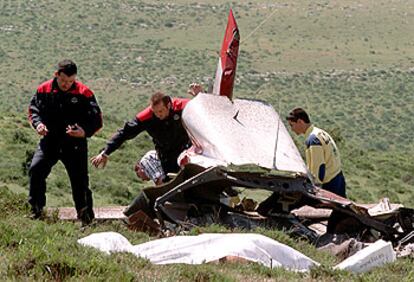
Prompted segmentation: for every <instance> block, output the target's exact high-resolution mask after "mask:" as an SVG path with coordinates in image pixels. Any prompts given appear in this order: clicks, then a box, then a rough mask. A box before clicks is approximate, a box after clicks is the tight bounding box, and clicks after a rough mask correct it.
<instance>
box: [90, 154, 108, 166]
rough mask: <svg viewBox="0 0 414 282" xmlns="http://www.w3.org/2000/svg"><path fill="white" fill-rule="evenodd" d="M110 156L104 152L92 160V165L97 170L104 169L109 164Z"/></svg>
mask: <svg viewBox="0 0 414 282" xmlns="http://www.w3.org/2000/svg"><path fill="white" fill-rule="evenodd" d="M108 158H109V157H108V155H107V154H105V153H104V151H102V152H101V153H100V154H98V155H96V156H94V157H92V158H91V164H92V165H93V166H94V167H96V168H100V167H102V168H104V167H105V166H106V163H107V162H108Z"/></svg>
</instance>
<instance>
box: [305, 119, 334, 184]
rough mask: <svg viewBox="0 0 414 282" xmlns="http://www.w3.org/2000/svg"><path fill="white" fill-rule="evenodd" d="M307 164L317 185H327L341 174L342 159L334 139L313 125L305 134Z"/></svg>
mask: <svg viewBox="0 0 414 282" xmlns="http://www.w3.org/2000/svg"><path fill="white" fill-rule="evenodd" d="M305 145H306V164H307V166H308V169H309V171H310V173H311V174H312V176H313V177H314V179H315V183H316V184H325V183H328V182H329V181H331V180H332V179H333V178H334V177H335V176H336V175H338V173H340V172H341V159H340V156H339V151H338V148H337V147H336V144H335V141H334V140H333V139H332V137H331V136H330V135H329V134H328V133H327V132H326V131H324V130H322V129H320V128H317V127H315V126H313V125H311V126H310V127H309V128H308V129H307V130H306V132H305Z"/></svg>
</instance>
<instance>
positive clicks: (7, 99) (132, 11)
mask: <svg viewBox="0 0 414 282" xmlns="http://www.w3.org/2000/svg"><path fill="white" fill-rule="evenodd" d="M230 8H232V9H233V12H234V15H235V17H236V20H237V22H238V26H239V29H240V34H241V45H240V55H239V62H238V68H237V75H236V77H237V78H236V85H235V89H234V96H235V97H237V98H243V97H244V98H256V99H261V100H265V101H267V102H269V103H271V104H272V105H273V106H274V108H275V109H276V110H277V111H278V112H279V113H280V115H281V116H285V115H286V114H287V113H288V111H289V110H290V109H291V108H293V107H296V106H302V107H304V108H306V109H307V110H308V112H309V113H310V114H311V119H312V121H313V122H314V123H315V124H316V125H318V126H320V127H322V128H325V129H327V130H328V131H330V132H331V133H332V134H333V136H334V137H335V139H336V140H337V141H338V144H339V147H340V151H341V155H342V161H343V164H344V173H345V175H346V178H347V183H348V195H349V197H350V198H351V199H352V200H355V201H357V202H376V201H378V200H379V198H382V197H389V198H390V199H391V201H393V202H398V203H403V204H404V205H406V206H408V207H414V189H413V188H414V163H413V162H412V158H411V156H412V155H413V154H414V144H413V142H412V140H413V139H414V97H413V93H414V41H413V40H412V35H413V34H414V1H411V0H405V1H404V0H399V1H386V0H359V1H340V0H336V1H335V0H334V1H299V0H297V1H279V0H277V1H244V0H242V1H234V2H227V1H223V0H214V1H197V2H196V1H188V0H178V1H174V2H165V1H158V2H157V1H130V0H124V1H97V0H90V1H86V2H85V1H79V0H73V1H64V2H54V1H46V0H38V1H24V0H15V1H0V42H1V44H0V99H1V103H0V133H1V134H0V155H1V158H0V189H1V194H0V200H1V203H2V206H1V209H2V210H3V213H5V214H6V219H4V220H0V225H1V226H2V229H1V230H4V233H3V234H2V235H0V238H1V240H2V242H1V243H0V273H1V274H7V276H6V277H15V278H16V277H18V278H19V277H20V278H22V277H24V276H25V275H29V276H30V273H32V272H30V271H29V274H27V272H26V271H27V269H26V268H24V267H23V266H21V265H20V264H17V266H15V267H11V266H10V265H11V264H10V262H15V263H17V261H19V262H21V261H22V260H23V261H25V262H27V264H28V265H32V264H33V265H36V263H39V264H41V265H42V266H40V269H47V268H45V265H48V264H47V262H45V261H44V260H43V257H42V256H43V253H42V251H41V250H40V249H39V250H38V249H33V250H31V251H30V250H25V249H24V248H20V247H18V246H20V245H21V244H22V245H23V246H24V245H25V244H35V245H36V244H40V243H39V242H42V244H43V242H44V241H43V240H50V242H54V243H56V242H59V244H58V245H59V246H61V247H62V248H63V250H69V249H71V248H75V247H74V246H75V245H76V244H75V241H76V240H75V239H76V238H79V236H82V235H83V234H80V231H78V230H77V229H76V227H74V226H73V225H71V224H66V223H64V224H63V223H62V224H61V223H56V224H55V223H54V222H50V224H45V223H44V222H36V223H33V222H31V221H29V220H28V219H26V218H24V216H23V215H24V214H25V213H26V212H27V210H25V207H22V208H21V209H17V210H15V209H16V208H18V207H16V206H9V205H7V203H8V202H9V201H14V202H13V203H15V204H16V205H23V203H24V198H25V197H26V195H27V190H28V187H27V186H28V185H27V184H28V179H27V165H28V164H29V163H30V160H31V156H32V154H33V152H34V150H35V148H36V144H37V142H38V137H37V135H36V134H35V132H34V131H33V130H32V129H31V128H30V126H29V124H28V122H27V118H26V115H27V106H28V102H29V100H30V98H31V96H32V95H33V93H34V90H35V89H36V86H37V85H38V84H39V83H41V82H42V81H44V80H47V79H49V78H51V76H52V74H53V71H54V65H55V64H56V63H57V62H58V61H59V60H61V59H63V58H72V59H73V60H74V61H75V62H76V63H77V64H78V66H79V75H78V77H79V80H81V81H82V82H84V83H85V84H87V85H88V86H90V87H91V88H92V89H93V90H94V92H95V95H96V96H97V98H98V100H99V103H100V106H101V108H102V110H103V112H104V122H105V126H104V128H103V129H102V130H101V131H100V132H99V133H98V134H96V136H94V137H93V138H91V140H90V142H89V144H90V155H91V156H92V155H94V154H96V153H98V152H99V151H100V149H101V148H102V147H103V146H104V145H105V142H106V140H107V139H108V138H109V137H110V136H111V135H112V134H113V132H114V131H115V130H116V129H117V128H118V127H120V126H122V125H123V123H124V121H125V120H128V119H130V118H132V117H133V115H135V113H136V112H137V111H139V110H140V109H142V108H143V107H144V106H145V105H146V104H147V101H148V98H149V96H150V95H151V94H152V93H154V92H155V91H158V90H161V91H165V92H166V93H168V94H171V95H175V96H182V97H185V96H186V90H187V86H188V84H189V83H191V82H201V83H202V84H203V85H204V86H205V87H207V85H208V84H209V83H210V82H211V79H212V77H213V76H214V73H215V68H216V64H217V60H218V52H219V50H220V47H221V41H222V39H223V34H224V29H225V26H226V21H227V15H228V11H229V9H230ZM261 23H262V24H261ZM260 24H261V25H260ZM256 27H259V28H257V29H256ZM294 139H295V142H296V143H297V144H298V147H299V149H300V150H303V147H302V143H303V138H300V137H299V138H298V137H296V136H295V137H294ZM151 148H152V142H151V140H150V138H149V137H148V136H147V135H145V134H142V135H141V136H139V137H138V138H136V139H134V140H131V141H129V142H128V143H127V144H125V145H123V146H122V147H121V149H120V150H118V151H117V152H115V153H114V154H113V155H111V157H110V162H109V164H108V166H107V168H105V169H104V170H96V169H94V168H92V167H91V168H90V184H91V188H92V190H93V191H94V199H95V204H96V206H99V205H100V206H102V205H126V204H128V203H129V202H130V201H131V200H132V198H133V197H134V196H135V195H137V194H138V192H139V191H140V189H142V188H143V187H145V185H148V184H146V183H143V182H141V181H140V180H138V179H137V178H136V176H135V174H134V172H133V165H134V163H135V161H136V160H137V159H138V158H139V156H141V155H142V154H143V153H144V152H146V151H147V150H149V149H151ZM10 192H13V193H12V194H10ZM47 197H48V202H47V204H48V206H51V207H56V206H72V205H73V203H72V198H71V192H70V187H69V181H68V178H67V176H66V172H65V171H64V168H63V165H61V164H59V165H57V166H56V167H55V168H54V170H53V171H52V173H51V175H50V176H49V178H48V193H47ZM15 198H17V199H18V200H13V199H15ZM8 208H12V210H13V211H14V212H15V214H12V213H9V212H7V210H8ZM16 217H17V219H15V218H16ZM22 226H23V227H27V228H26V230H24V232H23V231H22V229H24V228H22ZM122 228H123V227H122V226H117V225H116V226H113V225H111V224H109V225H104V226H101V227H97V229H96V230H95V229H92V230H91V231H90V232H92V231H98V230H101V229H108V230H113V229H116V230H124V229H122ZM29 229H30V230H32V231H30V230H29ZM34 230H37V231H34ZM124 231H125V230H124ZM209 231H211V230H209ZM213 231H214V230H213ZM36 232H41V233H43V232H45V233H53V234H60V235H56V236H57V237H53V238H52V237H47V238H50V239H47V238H40V237H39V238H38V237H36V236H38V235H36V236H35V234H36ZM88 232H89V231H88ZM125 232H126V231H125ZM7 234H9V235H7ZM127 234H128V235H126V236H130V237H129V238H137V240H136V241H134V243H138V242H140V240H141V241H145V240H147V239H148V238H147V237H145V235H143V234H138V235H137V234H129V233H127ZM33 236H34V237H35V238H32V237H33ZM59 236H60V237H59ZM140 236H141V237H140ZM278 236H282V235H280V234H279V235H278ZM29 237H30V238H31V239H27V238H29ZM64 237H69V238H70V240H69V241H70V242H69V243H68V244H69V245H61V244H63V242H60V241H62V238H64ZM16 238H20V239H21V240H20V239H19V240H20V241H19V240H17V239H16ZM289 240H290V239H288V238H282V239H281V241H284V242H288V241H289ZM295 244H296V242H295ZM52 245H53V244H52ZM52 245H51V246H50V248H51V250H52V249H53V246H52ZM299 247H300V250H301V251H302V252H305V253H306V252H307V248H309V247H307V246H305V244H302V245H299ZM25 248H27V246H26V247H25ZM76 248H77V247H76ZM15 250H18V251H17V253H18V254H17V256H16V257H11V258H10V257H9V256H11V255H12V254H13V252H14V251H15ZM76 250H77V251H76V254H77V255H81V254H82V256H81V257H82V258H84V259H86V258H87V257H90V258H91V257H98V258H99V259H97V261H94V262H90V264H86V265H76V263H79V262H72V261H65V262H62V265H64V270H62V271H66V272H64V273H68V274H67V276H66V277H63V278H68V277H75V276H80V277H83V278H87V277H94V276H100V275H103V276H102V277H107V279H110V278H111V277H112V278H113V277H117V276H116V275H117V274H116V273H122V275H126V276H125V280H128V279H137V273H141V274H139V275H138V276H139V277H141V278H142V277H147V279H150V280H153V279H155V278H151V276H149V273H152V272H153V271H155V272H157V275H156V277H158V278H160V279H166V277H168V273H169V272H170V271H171V269H174V267H163V268H160V270H158V269H159V268H157V267H155V266H150V265H149V264H148V263H146V262H141V261H140V262H139V263H138V264H139V265H140V266H139V267H137V266H132V265H133V264H134V263H133V261H135V259H132V258H129V257H128V256H114V257H115V258H116V259H115V260H119V261H120V262H121V263H122V262H126V261H129V263H127V265H129V266H126V268H128V271H124V270H125V269H124V268H122V269H120V268H119V266H113V265H112V264H111V261H113V260H114V257H111V259H108V258H107V257H104V256H101V255H98V254H96V253H95V252H90V253H86V254H83V252H82V250H78V249H76ZM37 252H39V253H37ZM53 252H56V250H53ZM3 254H6V257H4V255H3ZM306 254H308V255H310V256H313V258H315V256H318V254H317V253H316V252H315V251H314V250H312V251H308V252H307V253H306ZM56 257H59V256H58V254H56ZM32 258H33V261H32ZM53 258H54V256H53V255H52V259H51V260H52V261H54V259H53ZM45 260H46V258H45ZM318 260H319V261H322V262H326V264H328V265H332V261H330V258H325V257H323V258H320V257H318ZM102 261H104V263H103V264H102ZM106 263H108V267H106V265H107V264H106ZM409 263H410V262H409V261H403V262H398V263H397V264H395V265H394V266H391V267H390V268H391V269H388V272H392V274H385V273H386V271H387V270H384V269H383V270H378V271H377V272H374V274H371V275H372V276H369V275H367V276H364V277H365V278H367V279H368V280H369V279H374V280H377V279H380V280H381V278H383V279H387V280H396V279H403V278H405V279H407V277H412V275H413V271H412V270H411V267H409ZM12 265H15V264H12ZM58 265H61V264H58ZM74 265H75V266H74ZM22 267H23V268H22ZM25 267H27V265H26V266H25ZM42 267H43V268H42ZM95 267H96V268H95ZM141 267H142V269H146V268H149V269H150V270H148V271H147V270H145V271H144V272H140V271H141V270H142V269H141ZM49 268H50V266H49ZM394 268H395V269H394ZM33 269H36V267H33ZM79 269H80V270H79ZM108 269H114V274H107V273H108V271H109V270H108ZM179 269H181V270H178V274H177V273H176V274H177V275H178V276H174V277H175V278H176V279H175V280H177V279H181V280H186V279H187V280H197V279H198V280H209V279H210V280H214V279H219V280H223V279H224V280H225V279H229V280H232V279H241V277H242V278H243V279H244V278H245V277H244V276H245V275H247V276H248V277H252V280H254V279H256V278H257V279H259V280H260V279H261V280H265V279H279V280H285V279H284V278H286V275H287V277H288V278H291V279H293V280H295V279H305V280H306V279H308V280H312V279H323V280H334V279H335V280H337V277H341V279H343V280H344V281H345V280H349V278H356V277H348V276H347V274H344V273H331V272H330V270H328V269H324V268H322V269H319V270H317V272H316V274H315V273H313V274H311V275H310V276H306V275H305V276H301V275H294V274H287V273H286V272H284V273H283V275H282V274H280V273H279V272H275V271H269V270H266V269H263V268H257V267H256V266H249V267H248V268H247V269H248V270H246V271H247V273H243V274H240V273H239V271H240V269H239V268H238V267H235V266H232V265H230V266H228V265H227V266H219V267H218V266H211V265H209V266H201V267H196V268H194V269H195V270H190V269H192V268H185V267H183V268H179ZM216 269H218V270H216ZM389 270H391V271H389ZM31 271H33V273H37V274H36V275H37V276H36V275H35V276H33V279H42V277H43V278H45V277H46V279H58V278H56V277H55V276H53V275H52V274H50V273H53V271H50V272H49V271H45V272H44V273H43V272H42V271H40V270H31ZM39 273H42V274H39ZM48 273H49V274H50V275H51V276H48V275H49V274H48ZM58 273H60V272H59V271H58ZM129 273H130V274H131V276H128V275H129ZM147 274H148V276H145V275H147ZM279 274H280V275H282V276H279ZM39 275H40V276H39ZM42 275H44V276H42ZM105 275H109V276H105ZM110 275H114V276H110ZM120 275H121V274H120ZM312 275H313V276H312ZM315 275H316V276H315ZM383 275H386V276H383ZM387 275H390V276H387ZM392 275H396V276H398V277H394V276H392ZM410 275H411V276H410ZM121 277H124V276H121ZM278 277H279V278H278ZM281 277H284V278H281ZM334 277H336V278H334ZM394 278H395V279H394ZM171 279H173V278H171ZM103 280H105V279H103ZM173 280H174V279H173Z"/></svg>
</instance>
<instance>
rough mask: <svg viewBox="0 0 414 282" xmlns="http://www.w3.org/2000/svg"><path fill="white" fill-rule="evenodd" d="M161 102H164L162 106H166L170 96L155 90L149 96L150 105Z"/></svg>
mask: <svg viewBox="0 0 414 282" xmlns="http://www.w3.org/2000/svg"><path fill="white" fill-rule="evenodd" d="M161 102H162V103H163V104H164V106H167V105H168V103H170V102H171V97H170V96H167V95H165V94H164V93H162V92H157V93H155V94H153V95H152V96H151V98H150V103H151V105H152V106H156V105H158V104H159V103H161Z"/></svg>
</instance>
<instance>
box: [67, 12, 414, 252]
mask: <svg viewBox="0 0 414 282" xmlns="http://www.w3.org/2000/svg"><path fill="white" fill-rule="evenodd" d="M239 40H240V37H239V33H238V29H237V25H236V22H235V20H234V17H233V14H232V12H231V11H230V14H229V19H228V24H227V28H226V32H225V36H224V41H223V45H222V48H221V53H220V58H219V64H218V67H217V72H216V79H215V84H214V88H213V90H212V92H213V94H204V93H200V94H198V95H197V96H196V97H195V98H193V99H192V100H191V101H190V102H189V103H188V104H187V106H186V108H185V109H184V111H183V115H182V120H183V123H184V125H185V128H186V130H187V132H188V134H189V136H190V138H191V140H192V143H193V147H192V148H190V149H189V150H187V151H185V152H183V154H182V155H181V157H180V158H179V162H180V165H181V167H182V170H181V171H180V172H179V173H178V174H177V175H176V176H175V177H174V178H173V179H172V180H171V181H170V182H168V183H166V184H164V185H161V186H156V187H149V188H146V189H143V191H142V192H141V194H140V195H138V196H137V197H136V198H135V199H134V200H133V201H132V203H131V204H130V205H129V206H128V207H127V208H126V209H125V210H124V211H123V214H124V215H125V216H127V220H126V221H127V223H128V226H129V227H130V228H131V229H134V230H139V231H145V232H149V233H152V234H160V233H164V234H179V233H180V232H181V231H185V230H189V229H191V228H192V227H194V226H202V225H209V224H213V223H215V224H221V225H225V226H228V227H230V228H238V229H247V230H250V229H254V228H256V227H264V228H278V229H282V230H284V231H286V232H288V233H289V234H291V235H293V236H299V237H302V238H306V239H307V240H309V241H310V242H311V243H313V244H315V245H316V246H326V245H328V244H329V243H332V242H335V243H337V244H340V243H341V242H342V241H345V239H346V238H354V239H355V240H356V241H357V242H363V243H369V242H375V241H377V240H378V239H384V240H386V241H391V242H392V243H393V245H394V247H397V248H398V247H399V246H406V245H409V243H413V242H414V239H413V237H414V210H413V209H409V208H404V207H402V205H396V204H390V203H389V202H388V200H387V199H383V200H381V202H380V203H378V204H376V205H375V204H373V205H361V204H357V203H354V202H353V201H350V200H348V199H345V198H342V197H340V196H338V195H336V194H333V193H331V192H329V191H325V190H323V189H321V188H319V187H317V186H315V185H314V184H313V182H312V178H311V175H310V174H309V173H308V171H307V168H306V165H305V163H304V161H303V159H302V157H301V155H300V154H299V152H298V149H297V147H296V145H295V144H294V142H293V140H292V138H291V136H290V135H289V132H288V131H287V129H286V127H285V125H284V124H283V122H282V120H281V118H280V117H279V115H278V114H277V112H276V111H275V110H274V109H273V107H272V106H271V105H270V104H268V103H266V102H264V101H259V100H249V99H233V98H232V93H233V85H234V78H235V72H236V64H237V56H238V47H239ZM241 190H243V191H244V193H245V194H253V193H257V194H260V195H262V198H263V200H262V201H255V200H253V199H250V198H244V199H242V200H240V198H239V195H240V191H241ZM247 192H249V193H247ZM250 192H251V193H250ZM266 193H267V195H266ZM263 195H265V196H264V197H263ZM105 212H106V214H105ZM117 212H118V215H115V216H114V214H116V213H117ZM59 213H60V217H62V215H63V217H65V216H66V218H70V215H67V214H66V215H65V214H64V211H62V210H60V211H59ZM95 214H96V217H97V219H99V218H100V217H101V218H120V217H122V216H123V215H122V214H121V213H120V210H119V209H118V210H116V211H115V210H114V209H113V208H112V209H109V210H105V209H102V210H100V209H95ZM102 215H103V216H102ZM166 231H167V232H166ZM338 238H345V239H344V240H342V239H338ZM348 255H349V253H348V254H345V255H344V257H346V256H348Z"/></svg>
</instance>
